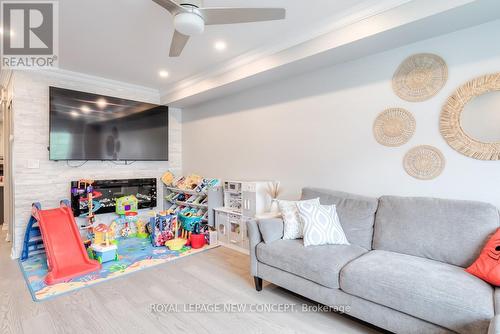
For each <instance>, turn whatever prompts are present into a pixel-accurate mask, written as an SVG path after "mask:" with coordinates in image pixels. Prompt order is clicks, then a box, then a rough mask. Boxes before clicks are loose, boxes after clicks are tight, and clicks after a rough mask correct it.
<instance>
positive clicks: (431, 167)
mask: <svg viewBox="0 0 500 334" xmlns="http://www.w3.org/2000/svg"><path fill="white" fill-rule="evenodd" d="M403 164H404V168H405V170H406V172H407V173H408V174H409V175H410V176H413V177H414V178H416V179H419V180H432V179H434V178H436V177H438V176H439V175H441V173H442V172H443V169H444V166H445V159H444V156H443V154H442V153H441V151H439V150H438V149H437V148H435V147H432V146H427V145H423V146H417V147H414V148H412V149H411V150H410V151H408V153H406V155H405V157H404V162H403Z"/></svg>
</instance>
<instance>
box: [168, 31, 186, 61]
mask: <svg viewBox="0 0 500 334" xmlns="http://www.w3.org/2000/svg"><path fill="white" fill-rule="evenodd" d="M188 40H189V36H186V35H183V34H181V33H180V32H178V31H177V30H176V31H175V32H174V36H173V37H172V44H170V54H169V56H170V57H179V56H180V55H181V53H182V50H184V47H185V46H186V43H187V42H188Z"/></svg>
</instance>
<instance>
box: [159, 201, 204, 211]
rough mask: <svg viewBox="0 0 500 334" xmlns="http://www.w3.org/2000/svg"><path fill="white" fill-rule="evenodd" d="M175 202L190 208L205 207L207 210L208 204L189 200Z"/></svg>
mask: <svg viewBox="0 0 500 334" xmlns="http://www.w3.org/2000/svg"><path fill="white" fill-rule="evenodd" d="M167 201H169V200H167ZM169 202H170V201H169ZM175 204H177V205H181V206H189V207H191V208H196V209H207V210H208V205H206V204H196V203H189V202H183V201H175Z"/></svg>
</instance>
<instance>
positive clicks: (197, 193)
mask: <svg viewBox="0 0 500 334" xmlns="http://www.w3.org/2000/svg"><path fill="white" fill-rule="evenodd" d="M165 188H166V189H167V190H169V191H171V192H173V193H177V194H187V195H207V194H208V192H207V191H206V190H204V191H196V190H186V189H179V188H174V187H165Z"/></svg>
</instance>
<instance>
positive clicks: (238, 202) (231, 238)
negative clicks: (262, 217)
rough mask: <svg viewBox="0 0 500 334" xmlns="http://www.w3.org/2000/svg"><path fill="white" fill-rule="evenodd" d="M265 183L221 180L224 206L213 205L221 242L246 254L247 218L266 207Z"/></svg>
mask: <svg viewBox="0 0 500 334" xmlns="http://www.w3.org/2000/svg"><path fill="white" fill-rule="evenodd" d="M268 185H269V182H268V181H226V182H224V185H223V187H224V189H223V190H224V206H223V207H220V208H215V209H214V211H215V226H216V228H217V231H218V238H219V242H220V243H221V244H223V245H225V246H227V247H229V248H232V249H235V250H237V251H240V252H243V253H246V254H248V252H249V250H248V248H249V242H248V236H247V227H246V222H247V221H248V220H250V219H254V217H255V215H258V214H262V213H264V212H266V211H268V210H269V207H270V205H271V197H270V196H269V193H268Z"/></svg>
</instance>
